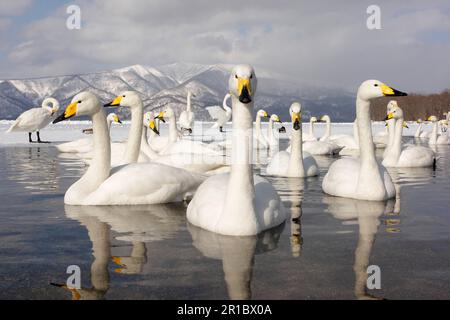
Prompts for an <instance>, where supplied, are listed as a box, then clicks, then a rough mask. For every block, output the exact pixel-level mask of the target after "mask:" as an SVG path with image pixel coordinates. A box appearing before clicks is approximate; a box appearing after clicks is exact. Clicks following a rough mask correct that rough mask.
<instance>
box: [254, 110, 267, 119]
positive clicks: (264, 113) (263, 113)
mask: <svg viewBox="0 0 450 320" xmlns="http://www.w3.org/2000/svg"><path fill="white" fill-rule="evenodd" d="M256 115H257V116H259V117H261V118H269V114H268V113H267V111H265V110H263V109H261V110H258V112H257V113H256Z"/></svg>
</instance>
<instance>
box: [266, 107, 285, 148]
mask: <svg viewBox="0 0 450 320" xmlns="http://www.w3.org/2000/svg"><path fill="white" fill-rule="evenodd" d="M276 122H277V123H280V124H281V123H282V122H281V119H280V117H279V116H277V115H276V114H272V115H271V116H270V118H269V125H268V126H267V142H268V143H269V147H270V149H277V148H278V145H279V142H278V138H277V137H276V136H275V134H274V131H273V129H274V123H276Z"/></svg>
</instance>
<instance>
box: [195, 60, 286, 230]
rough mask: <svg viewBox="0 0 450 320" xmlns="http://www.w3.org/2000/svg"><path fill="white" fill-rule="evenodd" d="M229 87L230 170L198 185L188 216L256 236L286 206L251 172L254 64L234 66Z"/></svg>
mask: <svg viewBox="0 0 450 320" xmlns="http://www.w3.org/2000/svg"><path fill="white" fill-rule="evenodd" d="M228 86H229V91H230V93H231V94H232V109H233V131H232V134H233V138H232V139H233V140H232V144H233V145H232V164H231V172H230V173H228V174H220V175H215V176H212V177H210V178H208V179H207V180H206V181H205V182H204V183H203V184H202V185H201V186H200V187H199V189H198V190H197V192H196V194H195V195H194V198H193V199H192V201H191V202H190V203H189V206H188V209H187V219H188V221H189V222H190V223H191V224H193V225H195V226H198V227H201V228H203V229H206V230H208V231H211V232H215V233H219V234H224V235H231V236H250V235H256V234H258V233H260V232H261V231H264V230H267V229H270V228H272V227H275V226H278V225H280V224H282V223H283V222H284V221H285V219H286V210H285V209H284V206H283V204H282V202H281V199H280V197H279V195H278V193H277V192H276V190H275V189H274V188H273V186H272V185H271V184H270V183H269V182H268V181H267V180H266V179H264V178H262V177H260V176H255V175H253V172H252V160H251V155H252V153H251V150H252V143H253V133H252V129H253V123H252V122H253V121H252V110H253V98H254V94H255V90H256V76H255V74H254V71H253V68H252V67H250V66H248V65H238V66H236V67H234V68H233V71H232V73H231V76H230V79H229V85H228Z"/></svg>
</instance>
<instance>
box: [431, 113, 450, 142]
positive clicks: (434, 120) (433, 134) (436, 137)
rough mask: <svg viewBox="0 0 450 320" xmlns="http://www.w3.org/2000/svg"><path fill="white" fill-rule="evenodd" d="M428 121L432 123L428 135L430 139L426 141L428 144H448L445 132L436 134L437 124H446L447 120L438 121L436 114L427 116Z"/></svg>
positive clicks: (448, 139)
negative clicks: (431, 128)
mask: <svg viewBox="0 0 450 320" xmlns="http://www.w3.org/2000/svg"><path fill="white" fill-rule="evenodd" d="M428 121H431V124H432V125H433V130H432V131H431V133H430V135H429V139H430V140H429V141H428V144H429V145H431V146H434V145H446V144H450V137H449V135H448V134H447V132H443V133H442V134H439V135H438V128H439V126H443V125H448V121H447V120H441V121H438V119H437V117H436V116H431V117H429V118H428Z"/></svg>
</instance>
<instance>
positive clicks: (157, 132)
mask: <svg viewBox="0 0 450 320" xmlns="http://www.w3.org/2000/svg"><path fill="white" fill-rule="evenodd" d="M148 127H149V128H150V129H152V130H153V132H154V133H156V134H157V135H158V136H159V131H158V129H156V124H155V121H154V120H152V121H150V123H149V124H148Z"/></svg>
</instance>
